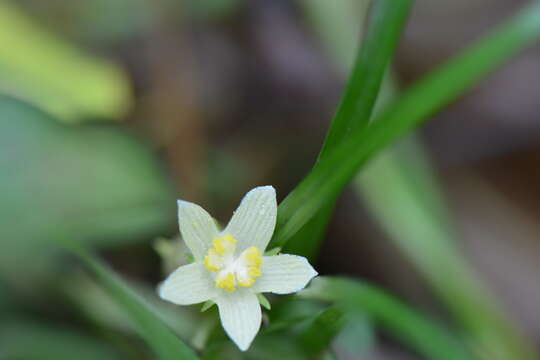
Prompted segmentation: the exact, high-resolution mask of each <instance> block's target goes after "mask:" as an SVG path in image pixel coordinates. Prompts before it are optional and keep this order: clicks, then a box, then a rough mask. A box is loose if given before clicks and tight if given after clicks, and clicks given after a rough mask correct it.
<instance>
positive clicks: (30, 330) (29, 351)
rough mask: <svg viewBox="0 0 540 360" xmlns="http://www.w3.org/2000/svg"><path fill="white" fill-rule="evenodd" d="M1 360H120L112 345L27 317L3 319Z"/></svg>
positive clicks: (0, 339)
mask: <svg viewBox="0 0 540 360" xmlns="http://www.w3.org/2000/svg"><path fill="white" fill-rule="evenodd" d="M0 359H14V360H17V359H21V360H22V359H24V360H43V359H51V360H73V359H78V360H96V359H99V360H120V359H122V357H121V356H120V354H118V353H117V352H115V351H114V349H112V348H111V347H110V346H108V345H106V344H104V343H101V342H100V341H98V340H97V339H94V338H92V337H90V336H88V335H84V334H80V333H78V332H77V331H76V330H74V329H68V328H62V327H59V326H57V325H51V324H47V323H39V322H36V321H33V320H32V321H30V320H27V319H24V318H19V317H15V316H11V317H9V318H7V317H2V321H1V322H0Z"/></svg>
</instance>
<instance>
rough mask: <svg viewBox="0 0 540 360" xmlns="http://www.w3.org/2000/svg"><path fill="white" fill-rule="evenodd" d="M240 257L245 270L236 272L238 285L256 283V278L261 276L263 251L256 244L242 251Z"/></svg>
mask: <svg viewBox="0 0 540 360" xmlns="http://www.w3.org/2000/svg"><path fill="white" fill-rule="evenodd" d="M240 258H241V261H242V265H243V266H244V267H245V268H244V269H245V270H244V271H242V272H238V273H237V274H236V277H237V279H238V285H240V286H245V287H247V286H252V285H253V284H254V283H255V279H256V278H258V277H259V276H261V269H260V266H261V263H262V257H261V252H260V251H259V249H258V248H256V247H255V246H250V247H248V248H247V249H246V250H244V252H242V255H240Z"/></svg>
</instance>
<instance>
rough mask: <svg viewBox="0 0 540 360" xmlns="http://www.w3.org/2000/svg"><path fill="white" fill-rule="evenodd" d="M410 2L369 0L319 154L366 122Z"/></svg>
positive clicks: (359, 129) (363, 125)
mask: <svg viewBox="0 0 540 360" xmlns="http://www.w3.org/2000/svg"><path fill="white" fill-rule="evenodd" d="M411 5H412V1H411V0H379V1H375V2H374V3H373V4H372V6H371V10H370V13H369V17H370V21H369V25H368V29H367V32H366V35H365V37H364V40H363V42H362V46H361V47H360V50H359V53H358V56H357V57H356V61H355V64H354V67H353V70H352V73H351V75H350V77H349V81H348V83H347V87H346V89H345V93H344V95H343V98H342V100H341V102H340V104H339V106H338V110H337V112H336V114H335V116H334V119H333V120H332V123H331V124H330V129H329V130H328V132H327V134H326V138H325V140H324V143H323V146H322V149H321V153H320V155H319V158H321V159H322V158H324V156H325V155H326V154H327V153H328V151H329V150H331V149H333V148H334V147H336V145H337V144H339V143H341V142H342V141H343V139H345V138H347V137H348V135H349V134H351V133H358V132H360V131H362V130H363V129H364V128H365V127H366V126H367V125H368V123H369V120H370V117H371V113H372V111H373V107H374V105H375V101H376V100H377V96H378V94H379V89H380V87H381V82H382V79H383V76H384V73H385V71H386V68H387V66H388V64H389V62H390V59H391V58H392V56H393V54H394V51H395V49H396V45H397V43H398V40H399V38H400V35H401V32H402V29H403V26H404V24H405V20H406V19H407V16H408V14H409V10H410V8H411Z"/></svg>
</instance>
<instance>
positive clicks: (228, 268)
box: [204, 234, 262, 291]
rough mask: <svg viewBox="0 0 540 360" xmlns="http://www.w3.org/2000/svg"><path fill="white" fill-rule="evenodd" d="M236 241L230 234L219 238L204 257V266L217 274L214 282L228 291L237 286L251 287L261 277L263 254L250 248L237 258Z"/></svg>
mask: <svg viewBox="0 0 540 360" xmlns="http://www.w3.org/2000/svg"><path fill="white" fill-rule="evenodd" d="M236 242H237V241H236V239H235V238H234V237H233V236H232V235H230V234H224V235H221V236H218V237H216V238H214V239H213V240H212V245H213V247H211V248H210V249H208V253H207V255H206V256H205V257H204V266H205V267H206V268H207V269H208V270H210V271H212V272H215V273H217V274H216V276H215V278H214V281H215V284H216V287H218V288H222V289H225V290H227V291H234V290H236V286H237V285H239V286H243V287H249V286H251V285H253V284H254V283H255V279H256V278H258V277H259V276H261V262H262V257H261V252H260V251H259V249H257V248H256V247H255V246H250V247H248V248H247V249H246V250H244V251H242V253H241V254H240V255H239V256H235V250H236Z"/></svg>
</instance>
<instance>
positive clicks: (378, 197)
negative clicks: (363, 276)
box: [357, 139, 537, 360]
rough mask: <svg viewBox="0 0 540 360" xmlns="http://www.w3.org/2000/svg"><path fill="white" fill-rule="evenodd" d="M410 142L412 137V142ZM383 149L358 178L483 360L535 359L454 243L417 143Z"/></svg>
mask: <svg viewBox="0 0 540 360" xmlns="http://www.w3.org/2000/svg"><path fill="white" fill-rule="evenodd" d="M411 140H412V139H411ZM392 150H397V151H385V152H384V153H383V154H381V156H380V157H378V158H377V161H375V162H374V163H372V164H370V166H369V168H368V169H366V171H365V172H364V173H363V174H362V176H360V177H359V178H358V181H357V186H358V190H359V191H361V192H362V195H363V198H364V199H365V200H366V202H367V205H368V207H369V208H370V210H371V211H372V213H373V214H374V215H375V216H376V219H377V220H378V221H379V222H380V224H381V225H382V227H383V229H384V230H385V231H386V232H387V233H388V234H389V235H390V237H391V239H392V240H393V241H394V242H395V243H396V244H397V246H398V247H399V248H400V249H401V250H402V251H403V252H405V253H406V254H407V256H408V258H409V259H411V260H412V262H413V263H414V264H415V265H416V266H417V267H418V268H419V269H420V271H421V272H422V274H423V275H424V276H425V277H426V278H427V280H428V282H429V283H430V285H431V286H432V287H433V288H434V290H435V292H436V293H437V295H438V296H439V297H440V298H441V300H442V301H443V302H444V303H445V304H446V306H447V308H448V309H449V310H450V312H451V313H452V314H453V315H454V317H455V319H456V320H457V322H458V323H459V325H460V326H461V327H462V328H463V329H464V331H465V332H466V333H467V335H468V338H470V343H471V344H472V345H473V347H475V348H476V349H478V353H479V357H481V358H485V359H505V360H511V359H516V358H518V359H531V360H532V359H536V358H537V357H536V356H535V355H534V350H533V349H532V347H531V345H530V344H528V343H527V342H526V341H525V340H524V339H523V338H522V337H521V336H520V334H519V333H517V332H516V330H515V329H513V328H512V326H511V325H510V324H509V322H508V321H507V319H505V318H504V316H503V315H501V312H500V309H498V307H497V306H496V304H495V303H496V302H495V301H493V300H492V299H491V298H490V297H489V292H488V291H486V289H484V288H483V286H482V284H481V283H480V282H479V281H478V280H477V277H476V274H475V272H474V271H473V270H472V269H471V268H470V266H469V265H468V264H467V263H466V262H465V261H464V259H463V258H462V257H461V256H460V253H459V251H458V249H457V248H456V247H455V246H454V245H453V244H454V241H453V240H454V237H453V234H452V229H451V227H450V226H449V224H448V221H447V219H448V216H446V214H445V209H444V207H442V206H441V204H440V199H441V194H440V193H439V192H438V189H437V187H436V184H435V182H434V179H433V177H432V176H431V175H430V168H429V164H428V163H427V162H426V159H425V158H423V156H422V155H423V153H422V149H421V148H420V147H419V146H418V144H416V143H414V142H413V141H407V142H404V143H400V144H399V146H398V148H396V149H392Z"/></svg>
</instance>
